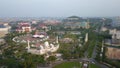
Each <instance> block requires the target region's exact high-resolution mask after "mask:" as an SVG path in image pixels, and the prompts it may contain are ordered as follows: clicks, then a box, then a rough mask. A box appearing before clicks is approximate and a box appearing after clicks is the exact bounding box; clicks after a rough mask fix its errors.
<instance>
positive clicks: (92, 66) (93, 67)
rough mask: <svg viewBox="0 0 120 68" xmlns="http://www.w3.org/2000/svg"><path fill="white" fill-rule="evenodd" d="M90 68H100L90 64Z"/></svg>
mask: <svg viewBox="0 0 120 68" xmlns="http://www.w3.org/2000/svg"><path fill="white" fill-rule="evenodd" d="M89 68H100V67H99V66H97V65H95V64H89Z"/></svg>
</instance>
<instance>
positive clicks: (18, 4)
mask: <svg viewBox="0 0 120 68" xmlns="http://www.w3.org/2000/svg"><path fill="white" fill-rule="evenodd" d="M71 15H77V16H81V17H91V16H92V17H94V16H97V17H98V16H120V0H0V17H49V16H50V17H63V16H65V17H67V16H71Z"/></svg>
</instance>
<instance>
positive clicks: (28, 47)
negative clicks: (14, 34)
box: [27, 40, 30, 50]
mask: <svg viewBox="0 0 120 68" xmlns="http://www.w3.org/2000/svg"><path fill="white" fill-rule="evenodd" d="M27 42H28V46H27V49H28V50H29V49H30V41H29V40H27Z"/></svg>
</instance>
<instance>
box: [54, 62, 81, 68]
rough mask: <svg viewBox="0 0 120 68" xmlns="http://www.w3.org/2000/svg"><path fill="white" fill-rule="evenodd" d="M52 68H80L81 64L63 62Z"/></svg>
mask: <svg viewBox="0 0 120 68" xmlns="http://www.w3.org/2000/svg"><path fill="white" fill-rule="evenodd" d="M53 68H81V64H80V63H79V62H63V63H61V64H59V65H56V66H55V67H53Z"/></svg>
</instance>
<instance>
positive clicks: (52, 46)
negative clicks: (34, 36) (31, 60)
mask: <svg viewBox="0 0 120 68" xmlns="http://www.w3.org/2000/svg"><path fill="white" fill-rule="evenodd" d="M26 48H27V51H28V53H32V54H37V55H43V54H47V53H50V52H51V53H52V52H56V51H57V50H58V48H59V43H58V37H57V38H56V41H55V42H52V43H49V42H48V41H45V42H42V43H38V44H35V45H34V44H32V45H30V41H29V40H28V46H27V47H26Z"/></svg>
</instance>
